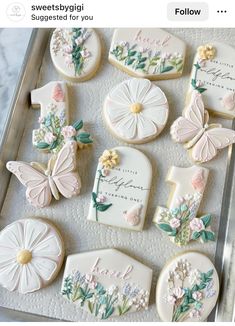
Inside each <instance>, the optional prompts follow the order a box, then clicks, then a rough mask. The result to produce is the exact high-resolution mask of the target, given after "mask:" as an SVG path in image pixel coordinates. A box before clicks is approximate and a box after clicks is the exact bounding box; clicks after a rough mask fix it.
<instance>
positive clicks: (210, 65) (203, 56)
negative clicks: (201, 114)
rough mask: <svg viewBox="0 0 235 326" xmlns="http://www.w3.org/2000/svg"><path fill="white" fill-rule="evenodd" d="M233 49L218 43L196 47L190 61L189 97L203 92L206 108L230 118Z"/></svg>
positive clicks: (234, 100) (234, 111)
mask: <svg viewBox="0 0 235 326" xmlns="http://www.w3.org/2000/svg"><path fill="white" fill-rule="evenodd" d="M234 56H235V49H234V48H233V47H231V46H229V45H227V44H223V43H220V42H214V41H213V42H210V43H209V44H206V45H202V46H200V47H199V48H198V51H197V53H196V55H195V58H194V61H193V68H192V72H191V83H190V89H189V96H190V93H191V91H192V90H193V89H197V90H199V91H200V92H201V93H203V98H204V103H205V107H206V109H208V110H210V111H212V112H213V113H216V114H218V115H222V116H226V117H228V118H230V119H233V118H234V117H235V97H234V95H235V64H234Z"/></svg>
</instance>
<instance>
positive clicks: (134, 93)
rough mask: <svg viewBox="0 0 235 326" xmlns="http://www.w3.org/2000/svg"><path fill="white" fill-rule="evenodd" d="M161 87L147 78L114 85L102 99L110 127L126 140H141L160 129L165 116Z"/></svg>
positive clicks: (152, 136)
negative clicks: (103, 99)
mask: <svg viewBox="0 0 235 326" xmlns="http://www.w3.org/2000/svg"><path fill="white" fill-rule="evenodd" d="M168 111H169V107H168V102H167V99H166V96H165V94H164V93H163V91H162V90H161V89H160V88H159V87H157V86H155V85H154V84H153V83H151V82H150V81H149V80H147V79H140V78H132V79H129V80H126V81H123V82H122V83H120V84H118V85H117V86H116V87H114V88H113V89H112V90H111V91H110V93H109V94H108V95H107V97H106V99H105V103H104V116H105V120H106V122H107V124H108V126H109V127H110V129H111V131H112V132H113V133H114V134H115V135H116V136H117V137H119V138H121V139H122V140H124V141H126V142H129V143H132V142H133V143H143V142H146V141H148V140H151V139H153V138H155V137H156V136H157V135H159V134H160V133H161V131H162V130H163V128H164V127H165V125H166V122H167V118H168Z"/></svg>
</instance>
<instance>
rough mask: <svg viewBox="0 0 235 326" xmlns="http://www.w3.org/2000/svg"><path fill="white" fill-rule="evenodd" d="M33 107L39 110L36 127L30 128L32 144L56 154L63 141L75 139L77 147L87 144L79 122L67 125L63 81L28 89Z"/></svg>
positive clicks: (67, 114) (87, 135) (67, 100)
mask: <svg viewBox="0 0 235 326" xmlns="http://www.w3.org/2000/svg"><path fill="white" fill-rule="evenodd" d="M31 103H32V107H33V108H37V107H38V106H39V107H40V109H41V114H40V117H39V121H38V122H39V123H40V128H39V129H37V130H33V145H34V146H35V147H36V148H37V149H39V150H41V151H45V152H52V153H57V152H58V151H60V149H61V148H62V147H63V145H64V144H65V143H66V142H67V141H71V140H75V141H76V142H77V143H78V146H79V148H82V147H83V146H85V145H86V144H91V143H92V140H91V138H90V134H89V133H87V132H85V131H84V129H83V121H82V120H79V121H76V122H75V123H74V124H73V125H69V99H68V87H67V84H66V83H65V82H60V81H53V82H50V83H48V84H46V85H45V86H43V87H41V88H38V89H34V90H33V91H32V92H31Z"/></svg>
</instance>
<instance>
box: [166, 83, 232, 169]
mask: <svg viewBox="0 0 235 326" xmlns="http://www.w3.org/2000/svg"><path fill="white" fill-rule="evenodd" d="M170 132H171V137H172V139H173V140H174V141H175V142H177V143H183V144H185V145H184V147H185V148H186V149H187V150H188V151H189V154H190V157H191V159H192V160H193V161H194V162H198V163H204V162H208V161H210V160H212V159H213V158H214V157H215V156H216V155H217V153H218V151H219V150H221V149H223V148H225V147H227V146H229V145H231V144H233V143H235V131H234V130H231V129H227V128H223V127H222V126H221V125H220V124H209V114H208V111H206V110H205V108H204V103H203V100H202V95H201V94H200V90H198V89H197V90H194V91H193V92H192V94H191V98H190V102H189V104H188V105H187V106H186V108H185V109H184V111H183V116H182V117H179V118H178V119H176V120H175V122H174V123H173V125H172V126H171V131H170Z"/></svg>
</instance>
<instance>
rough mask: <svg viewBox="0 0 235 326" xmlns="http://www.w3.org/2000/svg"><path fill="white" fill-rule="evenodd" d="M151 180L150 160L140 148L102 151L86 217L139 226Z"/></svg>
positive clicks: (135, 228)
mask: <svg viewBox="0 0 235 326" xmlns="http://www.w3.org/2000/svg"><path fill="white" fill-rule="evenodd" d="M112 158H113V159H112ZM109 163H110V165H109ZM151 181H152V167H151V163H150V161H149V160H148V158H147V157H146V156H145V155H144V154H143V153H142V152H140V151H138V150H136V149H134V148H130V147H116V148H114V149H112V150H109V151H108V150H106V151H104V153H103V155H102V156H101V157H100V160H99V164H98V166H97V170H96V176H95V182H94V187H93V192H92V199H91V203H90V208H89V213H88V220H91V221H96V222H99V223H103V224H108V225H111V226H117V227H121V228H125V229H131V230H135V231H140V230H142V229H143V226H144V220H145V214H146V210H147V204H148V198H149V192H150V188H151Z"/></svg>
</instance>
